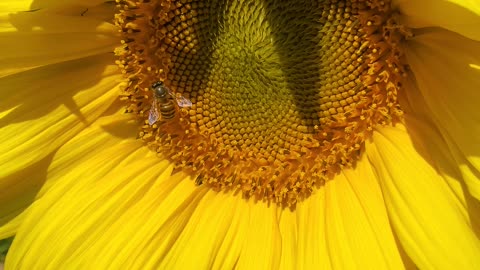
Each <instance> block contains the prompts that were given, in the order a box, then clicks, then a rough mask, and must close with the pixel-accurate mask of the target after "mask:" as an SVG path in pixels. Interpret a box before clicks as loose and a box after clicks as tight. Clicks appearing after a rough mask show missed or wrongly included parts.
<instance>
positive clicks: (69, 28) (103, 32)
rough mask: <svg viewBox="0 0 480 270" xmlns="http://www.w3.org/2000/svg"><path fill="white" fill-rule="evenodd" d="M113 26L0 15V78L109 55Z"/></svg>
mask: <svg viewBox="0 0 480 270" xmlns="http://www.w3.org/2000/svg"><path fill="white" fill-rule="evenodd" d="M119 41H120V40H119V38H118V36H117V29H116V27H115V26H114V25H113V24H111V23H107V22H104V21H102V20H100V19H97V18H95V17H88V16H69V15H63V14H51V13H49V12H47V11H43V10H40V11H36V12H17V13H12V14H8V15H4V16H0V44H2V50H0V78H1V77H4V76H7V75H10V74H14V73H18V72H21V71H25V70H28V69H32V68H35V67H39V66H44V65H49V64H54V63H59V62H63V61H68V60H72V59H79V58H83V57H87V56H92V55H97V54H100V53H107V52H113V50H114V48H115V47H116V46H118V45H119Z"/></svg>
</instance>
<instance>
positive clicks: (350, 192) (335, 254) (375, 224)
mask: <svg viewBox="0 0 480 270" xmlns="http://www.w3.org/2000/svg"><path fill="white" fill-rule="evenodd" d="M384 205H385V203H384V200H383V197H382V193H381V190H380V187H379V186H378V182H377V179H376V176H375V175H374V173H373V171H372V168H371V165H370V164H369V161H368V160H367V158H366V156H364V157H363V158H362V159H361V160H360V161H359V162H358V163H357V166H356V168H355V169H347V170H345V171H344V173H342V174H339V175H338V176H337V177H335V178H334V179H333V180H332V181H328V182H327V183H326V186H325V207H326V208H325V214H326V217H325V219H326V220H325V222H326V237H327V238H326V241H327V245H328V250H329V254H330V257H331V260H332V265H333V268H334V269H404V265H403V262H402V259H401V257H400V254H399V252H398V248H397V244H396V243H395V239H394V236H393V234H392V231H391V228H390V224H389V220H388V216H387V211H386V209H385V206H384Z"/></svg>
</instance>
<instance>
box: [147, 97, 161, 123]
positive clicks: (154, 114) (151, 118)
mask: <svg viewBox="0 0 480 270" xmlns="http://www.w3.org/2000/svg"><path fill="white" fill-rule="evenodd" d="M159 116H160V115H159V114H158V108H157V103H156V102H155V101H154V102H153V104H152V106H151V107H150V111H149V112H148V124H149V125H150V126H151V125H153V124H155V123H156V122H157V121H158V119H159Z"/></svg>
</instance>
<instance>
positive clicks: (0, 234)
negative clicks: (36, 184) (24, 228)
mask: <svg viewBox="0 0 480 270" xmlns="http://www.w3.org/2000/svg"><path fill="white" fill-rule="evenodd" d="M25 214H26V212H25V211H24V212H22V213H20V214H18V215H17V216H15V217H14V218H12V219H10V220H9V221H8V222H7V223H5V224H2V225H1V226H0V239H6V238H9V237H12V236H14V235H15V233H16V232H17V230H18V228H19V227H20V224H21V223H22V221H23V219H24V217H25Z"/></svg>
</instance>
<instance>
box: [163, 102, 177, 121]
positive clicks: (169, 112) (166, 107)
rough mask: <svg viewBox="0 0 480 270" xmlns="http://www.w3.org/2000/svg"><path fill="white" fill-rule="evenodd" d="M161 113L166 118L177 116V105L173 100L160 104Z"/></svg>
mask: <svg viewBox="0 0 480 270" xmlns="http://www.w3.org/2000/svg"><path fill="white" fill-rule="evenodd" d="M160 114H161V115H162V118H164V119H171V118H173V117H175V105H174V104H173V102H167V103H162V104H160Z"/></svg>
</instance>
